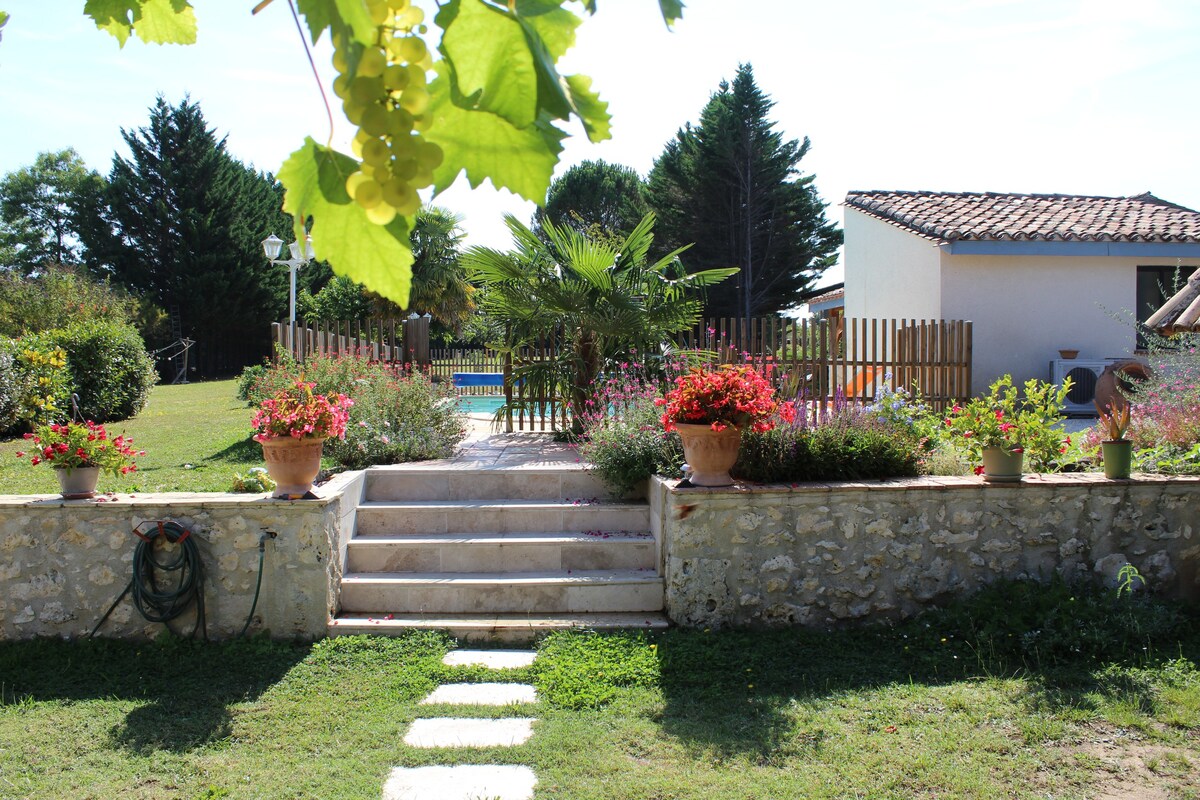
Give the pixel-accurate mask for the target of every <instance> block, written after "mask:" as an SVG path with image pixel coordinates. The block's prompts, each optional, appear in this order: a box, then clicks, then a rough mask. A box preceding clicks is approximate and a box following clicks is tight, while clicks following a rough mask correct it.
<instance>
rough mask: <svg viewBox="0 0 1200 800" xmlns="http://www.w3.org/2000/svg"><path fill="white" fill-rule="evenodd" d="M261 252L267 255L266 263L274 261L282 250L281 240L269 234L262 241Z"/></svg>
mask: <svg viewBox="0 0 1200 800" xmlns="http://www.w3.org/2000/svg"><path fill="white" fill-rule="evenodd" d="M262 247H263V252H264V253H266V254H267V260H268V261H274V260H275V259H277V258H279V251H280V250H281V249H283V239H280V238H279V237H278V236H276V235H275V234H273V233H272V234H271V235H270V236H268V237H267V238H265V239H263V241H262Z"/></svg>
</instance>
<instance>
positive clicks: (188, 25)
mask: <svg viewBox="0 0 1200 800" xmlns="http://www.w3.org/2000/svg"><path fill="white" fill-rule="evenodd" d="M83 13H84V14H86V15H87V16H89V17H91V18H92V19H93V20H94V21H95V23H96V27H97V28H99V29H100V30H102V31H107V32H108V33H111V34H112V35H113V36H114V37H116V40H117V41H118V42H119V43H120V46H121V47H124V46H125V42H126V41H128V39H129V37H130V36H133V35H136V36H137V37H138V38H139V39H141V40H142V41H143V42H147V43H154V44H195V43H196V14H195V12H193V10H192V6H191V5H190V4H189V3H188V2H187V0H87V2H86V3H84V6H83Z"/></svg>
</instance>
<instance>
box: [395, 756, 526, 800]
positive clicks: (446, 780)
mask: <svg viewBox="0 0 1200 800" xmlns="http://www.w3.org/2000/svg"><path fill="white" fill-rule="evenodd" d="M535 786H537V776H535V775H534V774H533V770H531V769H530V768H529V767H523V766H509V765H500V764H459V765H457V766H452V767H447V766H433V767H393V768H392V771H391V773H390V774H389V775H388V779H387V783H385V784H384V785H383V800H480V798H487V800H530V798H532V797H533V790H534V787H535Z"/></svg>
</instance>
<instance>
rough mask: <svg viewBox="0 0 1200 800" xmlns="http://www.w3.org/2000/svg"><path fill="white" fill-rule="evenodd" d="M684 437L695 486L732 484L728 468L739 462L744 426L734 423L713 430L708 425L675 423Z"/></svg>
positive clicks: (681, 437)
mask: <svg viewBox="0 0 1200 800" xmlns="http://www.w3.org/2000/svg"><path fill="white" fill-rule="evenodd" d="M675 428H676V430H678V431H679V438H680V439H682V440H683V457H684V458H685V459H687V462H688V464H690V465H691V467H692V478H691V481H692V483H693V484H694V485H696V486H730V485H732V484H733V478H732V477H730V475H729V470H730V469H732V468H733V465H734V464H735V463H737V457H738V448H740V447H741V446H742V429H741V428H737V427H734V426H732V425H730V426H728V427H726V428H725V429H724V430H720V431H714V430H713V429H712V427H711V426H709V425H687V424H682V423H676V425H675Z"/></svg>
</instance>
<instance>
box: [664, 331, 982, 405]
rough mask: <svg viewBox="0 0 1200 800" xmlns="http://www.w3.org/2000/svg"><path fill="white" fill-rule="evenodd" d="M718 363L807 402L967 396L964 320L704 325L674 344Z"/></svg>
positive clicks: (943, 400) (933, 401)
mask: <svg viewBox="0 0 1200 800" xmlns="http://www.w3.org/2000/svg"><path fill="white" fill-rule="evenodd" d="M678 343H679V345H680V346H681V347H683V348H685V349H688V350H701V351H709V352H711V353H713V354H714V356H715V359H716V361H717V362H718V363H722V364H731V363H750V364H753V365H755V366H757V367H758V368H759V369H762V370H763V371H764V372H766V373H768V374H770V375H771V376H772V377H773V378H774V379H775V380H776V381H777V384H778V385H779V386H780V387H781V389H783V390H784V391H785V392H790V393H794V394H796V395H800V396H802V397H803V398H805V399H807V400H809V401H810V402H818V403H819V402H836V401H839V400H849V401H852V402H859V403H865V402H870V401H871V400H873V399H874V398H875V397H876V396H878V394H879V393H880V391H881V390H882V389H883V388H884V387H887V388H888V389H890V390H896V389H905V390H907V391H909V392H917V393H920V395H921V396H922V398H923V399H924V400H925V402H927V403H929V404H930V405H931V406H932V407H933V408H935V409H938V410H941V409H944V408H947V407H948V406H951V405H953V404H954V403H955V402H958V401H961V400H965V399H967V398H968V397H970V394H971V360H972V347H973V345H972V324H971V322H969V321H966V320H935V319H928V320H921V319H908V320H904V319H866V318H845V317H839V318H836V319H821V320H811V319H800V320H789V319H781V318H779V317H759V318H752V319H749V320H746V319H709V320H705V321H703V322H702V323H700V324H698V325H696V326H695V327H694V328H693V329H692V330H691V331H688V332H687V333H684V334H683V335H681V336H680V337H679V339H678Z"/></svg>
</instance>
